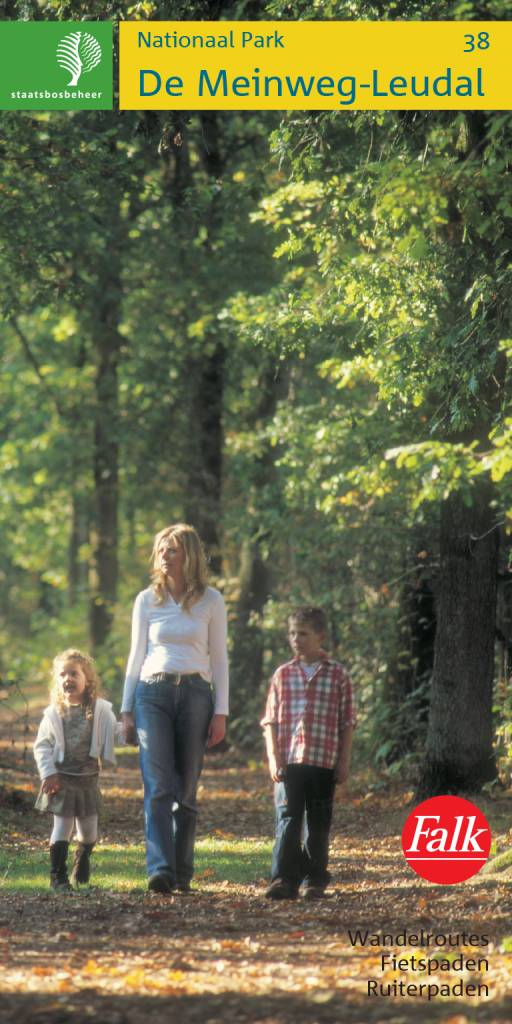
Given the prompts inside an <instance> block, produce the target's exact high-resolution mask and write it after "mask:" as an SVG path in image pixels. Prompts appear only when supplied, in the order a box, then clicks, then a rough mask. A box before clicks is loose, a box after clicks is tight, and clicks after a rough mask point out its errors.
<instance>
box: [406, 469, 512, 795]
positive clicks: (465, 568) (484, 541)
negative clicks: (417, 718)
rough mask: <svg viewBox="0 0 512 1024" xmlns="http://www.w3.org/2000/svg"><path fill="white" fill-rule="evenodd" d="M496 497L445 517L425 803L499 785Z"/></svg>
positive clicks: (453, 500) (479, 497)
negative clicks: (490, 784)
mask: <svg viewBox="0 0 512 1024" xmlns="http://www.w3.org/2000/svg"><path fill="white" fill-rule="evenodd" d="M491 497H492V490H491V488H490V486H489V485H487V484H479V485H476V487H475V493H474V496H473V503H472V504H471V505H468V504H466V503H465V501H464V497H463V495H462V494H460V493H455V494H452V495H451V496H450V497H449V498H448V499H447V500H446V501H445V502H444V504H443V507H442V510H441V578H440V588H439V599H438V609H437V632H436V644H435V657H434V676H433V681H432V700H431V708H430V718H429V728H428V737H427V749H426V756H425V762H424V766H423V771H422V773H421V778H420V782H419V796H420V797H422V798H425V797H427V796H434V795H436V794H441V793H456V792H460V791H472V790H473V791H475V790H478V789H479V788H480V787H481V786H482V784H483V783H484V782H487V781H488V780H490V779H493V778H495V776H496V764H495V759H494V754H493V728H492V687H493V676H494V638H495V623H496V593H497V571H498V543H499V536H498V530H497V529H496V521H495V514H494V511H493V509H492V508H491V507H490V500H491Z"/></svg>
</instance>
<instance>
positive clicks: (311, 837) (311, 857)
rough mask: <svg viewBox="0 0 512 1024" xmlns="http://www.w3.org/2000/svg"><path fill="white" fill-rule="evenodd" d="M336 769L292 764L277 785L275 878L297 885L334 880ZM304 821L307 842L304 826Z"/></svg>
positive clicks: (273, 873) (274, 851)
mask: <svg viewBox="0 0 512 1024" xmlns="http://www.w3.org/2000/svg"><path fill="white" fill-rule="evenodd" d="M334 788H335V781H334V771H333V770H332V769H330V768H317V767H316V765H310V764H289V765H287V766H286V769H285V773H284V777H283V781H282V782H277V783H276V786H275V805H276V839H275V843H274V849H273V852H272V881H274V879H276V878H281V879H283V881H285V882H289V883H290V885H291V886H293V887H294V888H297V889H298V888H299V885H300V884H301V882H305V883H306V885H315V886H322V887H324V886H326V885H328V883H329V881H330V877H331V876H330V874H329V872H328V870H327V862H328V859H329V829H330V827H331V820H332V805H333V798H334ZM303 825H304V842H302V829H303Z"/></svg>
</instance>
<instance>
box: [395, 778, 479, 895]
mask: <svg viewBox="0 0 512 1024" xmlns="http://www.w3.org/2000/svg"><path fill="white" fill-rule="evenodd" d="M490 848H491V830H490V828H489V824H488V822H487V819H486V818H485V816H484V815H483V814H482V812H481V810H480V809H479V808H478V807H477V806H476V804H473V803H471V802H470V801H469V800H464V799H463V798H462V797H460V796H435V797H432V798H431V799H430V800H424V802H423V803H421V804H418V806H417V807H415V808H414V810H413V811H412V813H411V814H410V815H409V817H408V818H407V821H406V823H405V825H404V827H403V831H402V850H403V853H404V857H405V859H406V860H407V863H408V864H409V867H411V868H412V870H413V871H415V872H416V874H417V875H420V876H421V878H426V879H427V880H428V881H429V882H437V884H438V885H439V884H441V885H453V884H455V883H456V882H465V881H466V879H467V878H471V876H472V875H476V874H477V872H478V871H480V869H481V868H483V866H484V864H485V862H486V860H487V858H488V856H489V851H490Z"/></svg>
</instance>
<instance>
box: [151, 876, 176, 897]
mask: <svg viewBox="0 0 512 1024" xmlns="http://www.w3.org/2000/svg"><path fill="white" fill-rule="evenodd" d="M148 889H149V891H150V892H159V893H161V895H163V896H169V895H170V894H171V893H172V891H173V889H174V886H173V884H172V882H171V879H170V878H169V876H168V875H151V878H150V879H149V882H148Z"/></svg>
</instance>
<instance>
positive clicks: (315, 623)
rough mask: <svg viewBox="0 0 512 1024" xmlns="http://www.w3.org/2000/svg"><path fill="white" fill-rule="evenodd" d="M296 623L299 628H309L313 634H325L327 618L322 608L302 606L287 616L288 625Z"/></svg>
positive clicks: (309, 605) (308, 605)
mask: <svg viewBox="0 0 512 1024" xmlns="http://www.w3.org/2000/svg"><path fill="white" fill-rule="evenodd" d="M291 622H297V623H298V624H299V626H311V629H313V630H314V631H315V633H327V616H326V614H325V612H324V610H323V609H322V608H315V606H314V605H312V604H303V605H301V606H300V608H295V610H294V611H293V612H290V614H289V616H288V625H290V623H291Z"/></svg>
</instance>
